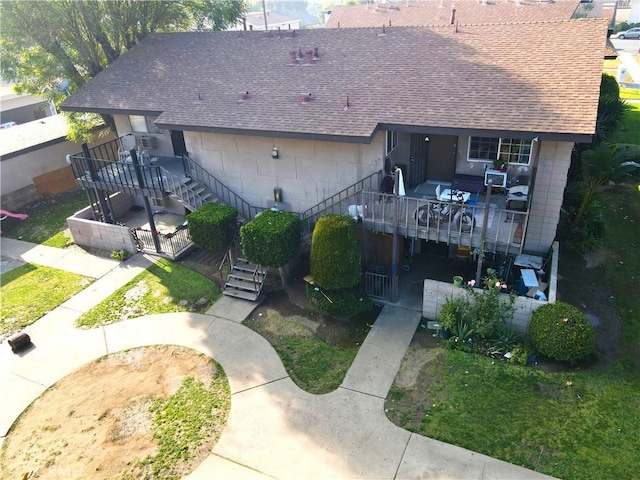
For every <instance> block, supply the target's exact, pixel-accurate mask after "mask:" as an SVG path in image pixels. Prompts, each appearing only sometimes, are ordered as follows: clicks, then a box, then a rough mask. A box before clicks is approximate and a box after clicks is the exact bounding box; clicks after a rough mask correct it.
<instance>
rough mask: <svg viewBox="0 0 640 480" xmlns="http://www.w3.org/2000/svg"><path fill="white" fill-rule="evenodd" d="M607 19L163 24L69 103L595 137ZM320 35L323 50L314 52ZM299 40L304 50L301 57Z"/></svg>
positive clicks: (300, 130)
mask: <svg viewBox="0 0 640 480" xmlns="http://www.w3.org/2000/svg"><path fill="white" fill-rule="evenodd" d="M606 31H607V23H606V21H604V20H595V19H594V20H567V21H557V22H544V23H542V22H541V23H519V24H495V25H467V26H460V27H459V28H457V29H456V28H454V27H451V26H438V27H428V28H425V27H419V28H408V27H391V28H386V29H385V30H384V32H383V29H382V28H349V29H347V28H341V29H312V30H302V31H296V32H280V33H279V32H273V31H271V32H269V33H266V32H194V33H173V34H150V35H149V36H148V37H147V38H145V39H144V40H143V41H142V42H141V43H140V44H138V45H137V46H136V47H134V48H132V49H131V50H130V51H129V52H127V53H126V54H124V55H123V56H121V57H120V58H119V59H118V60H116V61H115V62H114V63H112V64H111V65H110V66H109V68H108V69H105V70H104V71H103V72H101V73H100V74H99V75H98V76H97V77H95V78H94V79H93V80H91V81H90V82H89V83H88V84H87V85H85V86H84V87H82V88H81V89H80V91H79V92H77V93H76V94H74V95H72V96H71V97H69V98H68V99H67V100H66V101H65V103H64V106H63V108H64V109H67V110H73V111H81V112H82V111H90V112H100V113H112V114H125V115H126V114H144V115H149V116H158V118H157V119H156V124H157V125H158V126H160V128H163V129H172V130H186V131H205V132H224V133H237V134H245V135H262V136H276V137H277V136H281V137H303V138H316V139H324V140H332V139H335V140H338V139H340V140H342V141H354V142H361V143H366V142H369V141H370V140H371V138H372V137H373V135H374V134H375V133H376V130H377V129H378V128H380V127H382V128H386V127H389V126H391V127H392V128H398V127H400V128H401V127H402V126H405V125H406V126H408V127H409V126H419V127H420V128H423V129H424V128H426V129H429V131H432V132H434V133H443V134H470V135H482V134H483V133H489V132H493V133H495V132H512V133H513V135H517V134H519V133H524V134H527V133H532V134H533V135H531V136H535V135H541V138H546V139H550V138H556V139H557V138H558V136H559V135H557V134H560V136H561V138H562V139H566V140H568V141H586V140H587V139H585V138H584V137H583V136H585V135H591V134H593V132H594V130H595V121H596V113H597V107H598V95H599V90H600V78H601V75H602V62H603V58H604V53H605V42H606ZM598 39H601V42H602V43H601V45H600V47H599V48H598V46H597V45H595V44H594V42H597V41H598ZM586 46H591V48H587V47H586ZM315 47H317V48H318V53H319V59H318V60H317V61H315V60H308V59H307V57H306V56H305V55H306V53H305V51H308V50H309V49H311V54H312V55H313V49H314V48H315ZM291 52H294V55H293V56H294V57H296V56H297V55H296V52H300V53H302V59H301V60H297V59H294V62H293V64H292V63H291V56H290V53H291ZM576 59H579V60H580V61H576ZM240 92H243V93H242V96H241V95H240ZM244 92H249V94H248V95H246V94H245V93H244ZM303 94H304V95H303ZM309 94H311V96H309ZM245 95H246V99H245V98H242V97H244V96H245ZM347 97H348V99H349V106H348V107H347V105H346V104H347ZM345 107H347V108H345ZM463 132H466V133H463ZM545 134H546V135H545ZM562 135H564V136H562ZM577 137H579V138H577Z"/></svg>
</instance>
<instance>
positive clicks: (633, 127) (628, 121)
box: [608, 102, 640, 145]
mask: <svg viewBox="0 0 640 480" xmlns="http://www.w3.org/2000/svg"><path fill="white" fill-rule="evenodd" d="M627 105H628V110H627V112H626V113H625V114H624V120H623V123H622V125H621V126H620V129H619V130H618V131H617V132H616V133H614V134H613V135H611V138H609V140H608V143H611V144H614V143H634V144H636V145H640V102H633V103H632V102H627Z"/></svg>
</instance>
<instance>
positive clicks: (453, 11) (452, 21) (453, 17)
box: [449, 7, 456, 25]
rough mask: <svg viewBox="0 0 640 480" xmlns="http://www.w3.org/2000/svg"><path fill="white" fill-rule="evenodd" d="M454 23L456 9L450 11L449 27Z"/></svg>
mask: <svg viewBox="0 0 640 480" xmlns="http://www.w3.org/2000/svg"><path fill="white" fill-rule="evenodd" d="M455 22H456V7H453V8H452V9H451V22H450V23H449V25H453V24H454V23H455Z"/></svg>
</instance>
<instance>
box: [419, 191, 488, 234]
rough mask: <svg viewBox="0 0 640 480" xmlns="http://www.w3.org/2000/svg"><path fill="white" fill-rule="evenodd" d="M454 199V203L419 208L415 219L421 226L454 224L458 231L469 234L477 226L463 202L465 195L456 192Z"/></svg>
mask: <svg viewBox="0 0 640 480" xmlns="http://www.w3.org/2000/svg"><path fill="white" fill-rule="evenodd" d="M452 197H454V198H455V201H454V203H445V202H429V204H428V205H423V206H422V207H419V208H418V209H417V210H416V212H415V215H414V216H415V219H416V221H417V222H418V225H420V226H427V225H433V224H434V223H438V224H443V223H449V222H453V224H454V225H455V227H456V229H459V230H460V231H461V232H464V233H469V232H470V231H471V230H472V229H473V227H474V226H475V218H474V216H473V214H472V213H470V212H468V211H467V207H466V206H465V204H464V202H463V198H464V195H463V193H462V192H460V191H454V192H453V193H452Z"/></svg>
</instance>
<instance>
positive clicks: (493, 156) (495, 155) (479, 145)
mask: <svg viewBox="0 0 640 480" xmlns="http://www.w3.org/2000/svg"><path fill="white" fill-rule="evenodd" d="M467 160H468V161H470V162H473V161H481V162H486V161H490V162H493V161H496V160H498V161H499V163H503V164H505V165H507V164H510V163H515V164H520V165H529V162H530V160H531V140H521V139H518V138H488V137H470V138H469V149H468V152H467Z"/></svg>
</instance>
